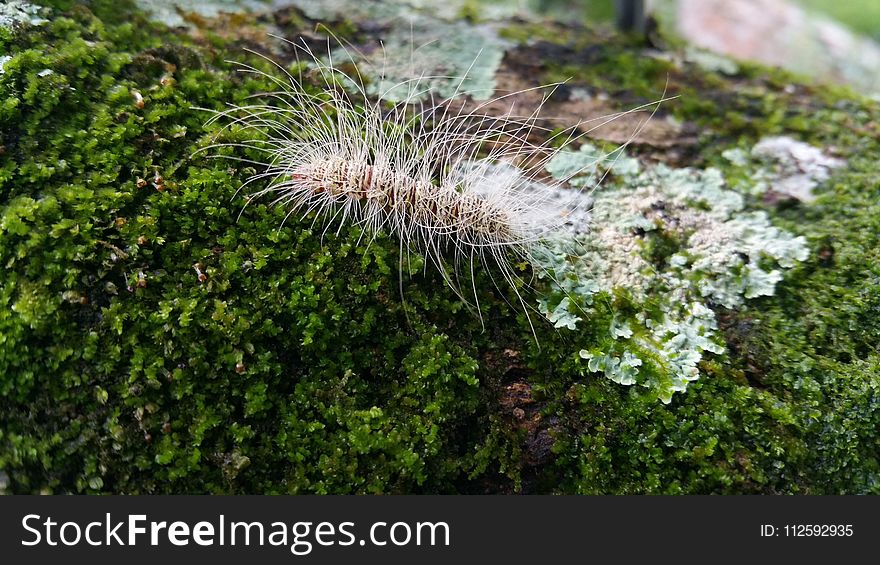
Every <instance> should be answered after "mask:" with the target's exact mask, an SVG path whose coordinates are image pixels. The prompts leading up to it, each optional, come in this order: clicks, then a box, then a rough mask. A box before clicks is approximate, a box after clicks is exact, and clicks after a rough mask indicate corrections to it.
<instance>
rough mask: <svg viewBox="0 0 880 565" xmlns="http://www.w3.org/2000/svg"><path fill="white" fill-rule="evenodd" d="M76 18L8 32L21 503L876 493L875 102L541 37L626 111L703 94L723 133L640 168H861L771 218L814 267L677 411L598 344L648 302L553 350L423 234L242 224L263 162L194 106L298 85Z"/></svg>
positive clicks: (705, 369)
mask: <svg viewBox="0 0 880 565" xmlns="http://www.w3.org/2000/svg"><path fill="white" fill-rule="evenodd" d="M68 4H73V3H68ZM58 10H59V11H58V13H56V14H55V15H54V16H53V17H52V18H51V21H50V22H48V23H46V24H43V25H41V26H38V27H35V28H27V29H24V28H19V29H17V30H7V29H0V54H3V53H6V54H7V55H8V56H9V57H10V59H9V60H7V61H5V63H4V64H3V73H2V74H0V136H2V138H0V264H2V265H3V271H2V273H0V470H2V472H3V474H5V475H6V476H7V477H8V485H7V487H6V490H8V491H9V492H16V493H17V492H56V493H61V492H91V493H95V492H121V493H160V492H175V493H184V492H186V493H202V492H205V493H220V492H230V493H246V492H247V493H282V492H283V493H309V492H318V493H349V492H364V493H375V492H446V493H452V492H462V493H473V492H579V493H594V492H602V493H645V492H652V493H708V492H714V493H743V492H754V493H794V492H797V493H871V492H873V493H876V492H880V462H878V453H880V440H878V436H877V429H878V427H880V400H878V387H880V351H878V344H880V322H878V321H877V320H880V284H878V283H880V235H878V233H880V181H878V178H880V175H878V167H877V163H876V158H875V157H872V156H876V155H877V154H878V151H880V142H878V137H880V136H878V129H877V124H878V123H880V110H878V108H877V106H876V104H873V103H870V102H868V101H865V100H862V99H859V98H857V97H856V96H855V95H853V94H851V93H849V92H847V91H844V90H839V91H836V90H824V89H823V90H822V91H812V90H810V89H809V88H806V87H802V86H798V85H791V86H790V84H791V81H790V78H789V77H788V76H786V75H784V74H781V73H778V72H776V71H769V70H767V69H764V68H758V67H745V68H743V70H741V72H740V74H739V75H737V76H735V77H732V78H729V77H723V76H720V75H716V74H713V73H710V72H707V71H703V70H701V69H699V68H697V67H696V66H693V65H690V64H687V63H682V64H673V63H671V62H669V61H662V60H660V59H651V58H649V57H648V56H647V55H646V54H645V53H643V52H642V51H641V48H640V47H639V46H638V45H633V44H631V43H629V40H626V39H621V38H599V37H597V36H596V35H594V34H591V33H590V32H589V31H588V30H580V29H577V30H571V29H567V28H560V32H559V34H558V38H559V41H562V42H563V45H561V46H560V45H554V44H551V43H549V42H548V41H544V42H538V43H537V44H535V45H532V46H528V47H525V46H522V47H519V48H518V49H523V50H529V54H530V56H532V57H535V58H538V59H539V60H540V59H542V58H548V59H549V54H550V53H554V54H555V55H557V56H556V57H554V58H553V62H549V61H548V62H547V64H546V65H545V67H544V68H545V69H546V73H545V74H546V76H544V77H540V79H542V80H552V79H553V78H555V77H558V76H559V75H560V74H566V75H567V76H566V77H565V78H568V77H569V76H571V77H574V79H573V82H572V85H573V86H578V85H582V86H586V87H589V88H593V89H597V90H601V91H603V92H604V93H607V95H608V96H610V98H611V99H612V100H614V101H615V102H616V103H617V104H619V105H620V106H621V107H630V106H632V105H634V104H637V103H640V102H643V101H646V100H648V99H653V98H656V97H657V95H658V94H659V93H660V92H662V90H663V88H664V85H665V84H666V82H667V80H668V81H669V92H670V93H671V94H679V95H680V98H678V99H677V100H675V101H673V102H670V103H667V104H666V105H664V107H663V111H664V112H668V113H671V114H672V115H674V116H675V117H676V118H678V119H679V120H680V121H682V122H686V123H688V124H692V125H693V126H694V127H695V128H696V129H697V130H698V131H699V138H698V141H697V142H696V144H692V145H681V146H680V147H676V146H675V145H673V148H672V149H668V150H665V151H666V153H664V150H659V149H657V150H655V149H654V148H651V147H648V146H646V147H643V148H641V150H636V151H634V153H636V154H640V153H645V154H646V155H645V156H651V157H653V158H658V159H664V158H666V157H669V158H670V159H671V158H672V157H671V155H672V153H673V152H678V157H677V158H678V159H684V160H685V161H686V163H687V164H688V165H689V166H694V167H703V166H706V165H712V166H715V167H717V168H719V169H720V170H721V171H722V172H723V173H724V174H725V176H726V177H727V178H728V179H729V180H731V181H735V180H742V178H745V177H746V176H747V175H748V173H749V171H748V170H745V169H743V168H742V167H737V166H733V165H732V164H731V163H729V162H728V161H726V160H725V159H724V158H723V157H722V153H723V151H724V150H725V149H729V148H732V147H740V148H745V149H747V148H749V147H751V146H752V145H754V143H755V142H756V141H757V140H758V139H759V137H761V136H763V135H769V134H779V133H786V134H789V135H793V136H797V137H799V138H801V139H803V140H805V141H808V142H810V143H814V144H816V145H819V146H822V147H831V146H833V147H835V148H836V150H837V151H838V152H839V153H840V154H841V155H842V156H844V157H845V158H847V159H848V165H847V167H846V168H845V169H842V170H841V171H840V172H839V173H837V174H836V175H835V176H834V178H833V179H832V180H831V181H830V182H829V183H827V184H826V185H824V187H823V188H820V189H819V191H818V199H817V200H816V202H814V203H812V204H809V205H805V204H799V203H796V202H785V203H784V204H783V205H776V204H772V203H769V202H768V203H765V202H764V201H755V202H750V203H749V206H750V207H752V208H754V209H762V210H764V211H765V212H767V213H768V215H769V217H770V218H771V220H772V222H773V223H774V224H775V225H777V226H778V227H781V228H784V229H787V230H788V231H790V232H792V233H794V234H796V235H802V236H804V237H805V238H806V240H807V246H808V248H809V256H808V258H807V259H806V260H805V261H804V262H802V263H800V264H798V265H797V266H795V267H794V268H793V269H792V270H791V271H789V272H788V273H786V275H785V278H784V280H783V281H782V282H780V283H778V284H777V285H776V290H775V295H773V296H762V297H759V298H755V299H752V300H749V301H748V302H747V303H746V304H745V306H744V307H743V308H742V309H738V310H728V309H725V308H723V307H721V306H718V305H713V307H714V310H715V313H716V318H717V320H718V323H719V328H718V334H719V335H720V336H721V338H722V341H723V342H724V345H725V347H726V353H724V354H720V355H707V356H706V357H704V358H703V359H702V360H701V361H700V363H699V370H700V373H701V377H700V379H699V380H697V381H694V382H691V383H690V384H689V386H688V389H687V391H686V392H684V393H678V394H676V395H674V396H673V397H672V401H671V402H670V403H669V404H663V403H661V402H659V401H658V400H657V398H656V394H654V393H653V392H652V391H650V390H647V389H643V388H641V387H625V386H621V385H619V384H616V383H614V382H611V381H610V380H608V379H606V378H605V377H604V376H602V375H599V374H594V373H591V372H590V371H589V370H588V369H587V362H586V361H585V359H584V358H582V357H581V356H580V355H579V354H578V352H579V351H580V350H581V349H584V348H588V346H590V344H597V343H598V340H600V339H602V338H603V336H602V335H600V334H599V333H596V332H597V330H596V329H595V328H604V329H607V328H608V327H609V325H610V324H611V323H612V321H613V320H614V318H615V317H616V316H621V315H623V316H625V315H631V314H632V313H633V305H632V301H631V299H630V297H628V296H625V295H616V294H614V293H609V292H604V293H598V294H597V295H596V296H595V298H594V301H595V304H597V305H598V306H597V308H596V311H595V313H594V317H593V318H591V320H590V323H588V324H584V326H583V328H581V329H580V330H578V331H574V332H572V331H570V330H568V329H564V328H563V329H559V330H556V329H554V328H552V327H551V326H550V324H546V323H543V322H540V321H539V320H537V319H536V318H537V314H534V313H533V315H532V317H533V319H535V321H536V322H538V323H537V329H538V342H535V340H534V339H533V338H532V334H531V330H530V327H529V323H528V320H527V319H526V316H525V315H524V314H523V313H522V312H517V310H516V309H514V308H511V307H510V306H509V305H508V304H507V302H506V301H505V300H507V301H510V302H513V303H515V297H514V296H512V291H507V292H508V296H501V293H502V291H499V290H497V289H495V288H494V287H493V285H492V283H491V281H490V279H489V276H488V274H485V273H482V274H478V275H477V276H478V278H479V280H478V281H476V282H477V287H478V288H481V289H482V290H481V291H480V292H481V296H480V304H481V309H482V314H483V320H484V322H485V329H483V327H482V326H481V324H480V320H479V319H478V317H477V316H475V315H474V314H473V313H471V312H469V311H467V309H465V308H464V307H463V306H462V305H461V303H460V301H459V300H458V299H457V297H456V296H455V295H454V294H453V293H452V292H451V291H450V290H449V289H447V288H446V286H445V285H444V284H443V283H442V280H441V279H440V277H439V275H433V274H432V273H431V270H430V269H429V270H427V272H426V271H425V270H424V269H421V265H419V264H417V262H416V263H414V264H412V265H409V264H406V263H404V266H403V267H401V266H400V256H399V251H398V249H397V243H396V242H394V241H391V240H388V239H385V238H381V237H380V238H379V239H378V240H377V241H376V242H374V243H373V244H372V245H369V246H368V245H367V244H366V241H362V240H361V239H360V235H361V234H360V233H359V231H358V230H357V229H355V228H347V229H343V230H342V231H341V233H340V234H339V235H335V234H334V233H333V232H332V231H331V232H328V233H327V234H324V235H323V236H322V234H321V233H320V232H315V231H313V230H311V229H310V226H311V218H305V219H303V220H297V219H296V218H290V219H289V220H288V221H287V223H286V224H285V225H284V226H283V227H282V228H279V227H278V226H279V225H280V224H281V222H282V220H283V219H284V216H285V214H286V211H285V210H283V209H282V208H279V207H270V206H267V205H265V204H264V203H260V202H252V203H250V204H249V205H248V206H247V207H246V208H245V206H244V205H245V203H246V201H245V198H244V195H243V194H241V193H236V191H237V189H238V188H239V186H240V185H241V183H242V181H243V179H245V178H247V176H248V171H246V170H244V169H243V168H242V167H240V166H237V165H236V164H235V163H234V162H231V161H228V160H211V159H208V158H207V157H205V156H203V155H202V154H198V155H195V156H194V155H193V152H194V151H195V150H196V149H198V148H201V147H205V146H206V145H207V144H209V143H210V142H211V141H212V139H213V137H214V135H215V134H216V133H217V127H216V126H208V127H206V126H204V122H205V120H206V118H207V117H208V116H207V115H206V114H205V113H204V112H202V111H199V110H196V109H194V108H195V107H206V108H216V109H219V108H222V107H223V106H224V104H226V103H228V102H240V101H242V100H244V98H245V97H246V96H248V95H250V94H253V93H255V92H260V91H262V90H265V89H268V88H270V87H271V85H270V84H269V83H268V81H266V80H264V79H261V78H259V77H256V76H251V75H243V74H240V73H235V72H234V71H233V70H232V68H231V66H230V65H229V64H228V63H225V62H224V60H226V59H239V60H241V59H243V58H245V57H248V60H249V62H250V63H252V64H255V65H260V66H261V68H268V67H267V66H266V63H264V62H260V61H259V60H258V59H257V58H255V57H251V56H248V55H247V54H246V53H244V52H243V49H242V47H244V46H248V45H251V44H250V43H249V41H250V40H249V39H244V38H242V39H240V40H232V39H228V38H226V37H225V36H224V35H223V34H221V33H219V32H217V31H216V30H212V29H211V28H210V27H206V28H205V29H202V30H200V32H199V33H192V34H190V33H187V32H186V31H182V30H170V29H167V28H165V27H163V26H161V25H159V24H155V23H152V22H150V21H148V20H147V19H145V18H144V17H143V16H142V15H139V14H138V13H137V12H136V10H135V9H134V8H133V7H132V6H125V7H124V8H122V7H119V5H118V4H116V3H105V4H101V3H94V4H91V5H90V7H88V8H87V7H83V6H80V5H76V6H74V5H66V6H60V7H59V8H58ZM123 11H125V13H126V17H125V18H120V17H119V16H118V14H120V13H122V12H123ZM275 23H276V24H278V25H280V26H282V30H283V31H284V33H286V34H289V35H290V36H293V35H295V34H296V33H297V32H298V31H305V30H314V23H312V22H306V20H304V19H303V18H301V17H300V16H297V17H287V18H279V19H278V20H277V21H275ZM285 26H286V27H285ZM297 26H302V28H299V27H297ZM343 28H344V29H354V30H357V26H356V22H348V23H346V24H345V25H344V26H339V29H343ZM508 36H509V37H512V38H515V37H518V34H517V31H516V29H515V28H511V30H510V31H509V33H508ZM600 39H601V40H600ZM551 48H552V49H551ZM560 53H562V54H564V57H562V56H558V55H559V54H560ZM320 87H321V85H315V88H316V89H319V88H320ZM140 100H142V104H141V102H140ZM661 113H662V112H661ZM233 135H235V132H233ZM231 165H232V166H231ZM243 208H244V212H243V213H242V214H241V216H240V217H239V213H240V212H241V210H242V209H243ZM672 243H674V242H671V243H669V245H670V246H671V245H672ZM673 251H674V249H673V250H672V251H663V250H659V251H655V250H647V253H648V255H649V256H651V257H656V260H657V261H665V260H666V258H667V257H668V256H670V254H671V253H672V252H673ZM401 268H403V270H404V272H403V273H402V276H403V287H404V288H403V298H402V297H401V294H400V292H399V289H398V283H399V276H400V273H399V271H400V270H401ZM200 274H203V275H204V276H200ZM538 284H541V283H540V282H539V283H538Z"/></svg>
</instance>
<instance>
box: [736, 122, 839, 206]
mask: <svg viewBox="0 0 880 565" xmlns="http://www.w3.org/2000/svg"><path fill="white" fill-rule="evenodd" d="M722 156H723V157H724V158H726V159H727V160H728V161H730V163H731V164H733V165H734V166H737V167H740V168H743V169H749V170H750V178H749V179H748V182H747V183H743V189H744V190H746V191H747V192H749V193H750V194H753V195H764V194H766V193H767V192H768V191H772V192H773V193H775V194H778V195H782V196H784V197H787V198H793V199H795V200H799V201H801V202H812V201H813V200H815V198H816V196H815V194H814V193H813V190H814V189H815V188H816V187H818V186H819V185H821V184H822V183H824V182H825V181H827V180H828V179H829V178H830V177H831V174H832V173H833V172H834V170H835V169H839V168H840V167H842V166H844V165H845V164H846V161H844V160H843V159H838V158H835V157H831V156H828V155H826V154H825V153H824V152H823V151H822V150H821V149H819V148H817V147H813V146H812V145H809V144H807V143H804V142H803V141H798V140H796V139H792V138H791V137H787V136H773V137H765V138H763V139H761V140H760V141H759V142H758V143H756V144H755V146H754V147H752V150H751V152H749V153H747V152H745V151H744V150H743V149H741V148H734V149H728V150H727V151H724V152H723V153H722Z"/></svg>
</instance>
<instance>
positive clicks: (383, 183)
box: [206, 42, 623, 333]
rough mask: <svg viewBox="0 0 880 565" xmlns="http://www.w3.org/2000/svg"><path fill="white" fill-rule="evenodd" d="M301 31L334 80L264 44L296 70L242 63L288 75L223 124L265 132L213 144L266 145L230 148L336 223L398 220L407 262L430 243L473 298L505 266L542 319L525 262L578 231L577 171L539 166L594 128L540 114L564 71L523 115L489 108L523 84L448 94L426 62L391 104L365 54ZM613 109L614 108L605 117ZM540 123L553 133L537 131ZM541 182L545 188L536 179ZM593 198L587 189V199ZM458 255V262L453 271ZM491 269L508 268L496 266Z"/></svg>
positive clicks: (299, 210)
mask: <svg viewBox="0 0 880 565" xmlns="http://www.w3.org/2000/svg"><path fill="white" fill-rule="evenodd" d="M290 43H291V45H293V46H294V47H295V48H296V52H297V53H298V55H297V58H298V59H299V57H300V56H302V57H303V59H304V60H305V61H306V63H307V66H308V67H309V68H310V69H312V71H313V72H315V73H317V74H319V75H320V77H321V82H323V83H325V84H328V85H335V86H331V87H329V88H325V89H324V90H323V91H322V92H320V93H318V94H315V93H311V92H309V89H308V87H307V86H306V85H305V81H304V80H303V77H302V71H303V68H304V65H303V64H302V62H300V64H299V65H297V68H298V73H299V76H296V77H295V76H293V75H292V74H291V73H290V72H288V71H287V70H286V69H285V68H284V67H283V66H282V65H281V64H279V63H277V62H275V61H273V60H271V59H269V58H268V57H265V56H263V55H260V56H261V57H263V58H265V59H267V60H268V61H269V62H270V63H271V64H272V65H273V66H274V67H275V68H276V69H279V70H280V74H281V75H282V76H283V78H280V77H278V76H274V75H273V74H271V73H266V72H264V71H261V70H259V69H257V68H256V67H254V66H251V65H246V64H240V67H241V69H242V70H243V71H244V72H248V73H255V74H258V75H261V76H263V77H266V78H268V79H269V80H271V81H272V82H273V83H274V84H275V85H276V86H277V88H278V90H276V91H273V92H267V93H262V94H260V95H255V96H254V101H253V103H250V104H244V105H234V106H231V107H230V108H229V109H228V110H226V111H222V112H217V113H216V115H215V116H214V117H213V118H212V119H211V120H212V121H216V120H224V122H225V124H224V128H223V129H228V128H232V127H239V128H241V129H242V130H245V131H254V132H256V133H257V135H255V136H254V137H253V139H249V140H245V141H238V142H234V143H217V144H215V145H213V146H211V147H218V146H233V147H239V148H245V149H249V150H255V151H256V152H258V153H260V154H262V155H264V156H265V159H263V160H249V159H245V158H243V157H227V158H232V159H236V160H240V161H245V162H249V163H250V164H253V165H257V166H258V167H260V168H261V170H260V171H259V172H257V173H255V174H254V175H252V176H251V177H250V178H248V179H247V180H246V181H245V183H244V185H243V187H242V188H244V187H248V186H251V185H252V184H256V183H261V182H262V183H265V186H264V187H263V188H262V189H259V190H257V191H256V192H255V193H254V194H253V196H254V197H263V196H269V197H271V202H272V203H273V204H280V205H285V206H288V207H289V208H290V211H289V213H288V215H287V217H290V216H291V215H294V214H300V215H304V216H305V215H308V214H312V213H314V214H315V222H316V223H317V222H323V223H324V230H325V232H326V230H327V229H329V228H330V226H331V225H332V224H334V222H338V223H339V228H338V229H341V226H342V225H344V224H347V223H348V224H355V225H358V226H360V227H362V228H363V230H364V233H365V234H366V235H367V237H375V235H376V234H378V233H379V232H386V233H388V234H389V235H391V236H392V237H395V238H397V239H398V240H399V242H400V248H401V251H402V254H401V259H400V260H401V269H402V268H403V261H404V260H406V257H408V254H409V253H418V254H420V255H422V256H423V257H425V258H426V259H427V262H426V264H432V265H434V266H435V267H436V268H437V269H438V271H439V272H440V273H441V275H442V276H443V278H444V280H445V281H446V283H447V284H448V285H449V286H450V287H451V288H452V289H453V290H454V291H455V293H456V294H457V295H458V296H459V297H460V298H461V299H462V300H463V301H464V302H465V303H466V304H468V305H471V303H472V302H473V303H476V302H477V296H478V294H479V292H478V289H477V288H476V287H475V286H473V285H475V282H473V281H474V279H475V277H474V276H473V275H474V271H475V269H476V265H477V264H485V265H487V266H489V267H491V268H492V269H496V270H497V272H498V273H500V275H501V280H502V281H503V282H504V284H505V285H509V286H511V287H512V288H513V290H514V293H515V294H516V297H517V300H518V301H519V303H520V306H521V307H523V308H524V310H525V311H526V315H527V316H528V317H529V323H530V324H531V323H532V322H531V317H530V316H529V312H528V311H529V309H530V307H529V306H528V303H527V301H526V300H525V299H524V298H523V297H522V295H521V294H520V291H519V290H518V289H517V282H518V281H517V278H518V275H517V273H516V270H515V268H514V265H515V264H518V263H527V264H533V263H534V262H533V261H532V258H533V254H534V253H535V252H540V248H541V247H542V246H545V245H546V244H547V243H548V242H550V241H553V240H555V239H557V238H559V237H561V236H563V235H564V234H565V233H567V228H566V223H567V222H568V220H567V218H568V216H570V215H571V212H572V206H571V205H569V206H567V208H563V207H561V206H560V205H559V203H558V201H557V200H555V199H554V195H556V196H558V194H557V193H558V192H559V190H560V189H561V186H562V185H563V184H564V181H563V182H560V181H550V182H549V183H548V182H547V181H543V180H539V179H540V178H542V176H543V173H544V166H545V165H546V164H547V163H548V162H549V160H550V159H552V157H553V156H554V155H555V154H556V153H557V152H558V151H559V150H560V147H565V146H566V145H569V144H571V143H572V142H573V141H575V140H576V139H579V138H580V137H581V136H583V135H585V134H584V133H578V128H579V127H581V126H582V125H583V124H584V123H585V122H579V123H578V124H573V125H569V126H568V127H566V128H564V129H561V130H560V129H558V128H557V129H556V130H553V129H552V128H551V127H549V126H544V125H541V124H540V123H539V113H540V110H541V108H542V107H543V103H544V102H545V101H546V99H547V97H548V96H549V93H552V91H553V89H554V88H555V87H556V86H557V85H549V86H546V87H536V88H534V90H538V89H539V88H543V89H544V90H545V95H544V99H543V101H542V102H541V104H539V105H538V107H537V108H534V109H532V110H531V111H530V112H528V113H527V114H526V115H524V116H516V115H514V110H515V103H512V104H511V105H510V107H509V109H508V110H507V111H506V112H504V113H502V114H501V115H490V114H484V113H481V111H482V110H483V109H485V108H489V107H490V106H492V105H493V104H496V105H497V103H498V102H499V101H500V100H505V99H507V98H509V97H512V96H514V95H515V94H517V93H515V92H514V93H508V94H504V95H502V96H499V97H496V98H494V99H491V100H488V101H483V102H480V103H476V104H472V105H467V104H462V103H453V101H452V100H439V101H438V100H435V99H434V95H433V93H432V92H431V91H430V89H429V88H427V87H426V86H424V85H425V84H427V83H426V81H427V80H428V79H430V78H435V77H427V76H424V75H420V76H416V77H414V78H412V79H410V80H407V81H405V82H402V83H397V84H395V85H393V86H392V87H389V88H393V89H395V91H396V92H399V91H400V89H401V87H403V88H405V89H406V91H407V93H408V94H407V96H405V97H403V99H402V100H398V101H396V102H395V103H393V104H389V103H386V102H384V101H383V100H382V95H381V93H380V95H379V96H378V97H373V98H371V97H370V96H368V95H367V90H366V88H365V86H364V82H365V81H364V80H363V78H362V77H361V75H360V72H359V71H358V68H357V65H354V66H353V69H354V71H352V72H351V73H346V72H343V71H342V70H341V69H340V68H337V67H335V66H334V64H333V59H332V50H331V49H330V45H329V43H328V49H327V52H328V61H329V62H324V61H323V60H322V59H321V58H320V57H318V56H316V55H315V54H314V53H313V52H312V51H311V49H310V48H309V47H308V46H307V45H305V44H298V43H294V42H290ZM463 83H464V77H461V78H460V83H459V89H456V95H458V96H464V95H466V93H465V92H459V90H460V86H461V84H463ZM339 85H342V86H343V87H342V88H340V87H339ZM529 90H533V89H529ZM425 97H427V101H424V99H425ZM619 115H623V113H621V114H618V116H619ZM614 118H615V116H611V117H609V118H608V119H607V120H601V122H602V123H600V126H601V125H604V123H607V121H610V120H611V119H614ZM596 127H599V126H596ZM589 131H591V130H588V132H589ZM541 135H543V137H544V141H543V143H536V142H535V141H534V138H535V137H536V136H541ZM560 139H561V143H560ZM206 149H208V148H206ZM536 184H543V185H544V188H545V189H546V190H536V189H535V185H536ZM563 190H564V189H563ZM571 190H574V189H571ZM252 200H253V198H251V199H249V201H252ZM588 205H589V199H588V198H585V197H583V198H580V203H579V204H577V205H575V206H574V207H575V208H585V207H586V206H588ZM446 265H452V267H453V268H452V273H451V274H450V273H449V272H447V269H446V267H445V266H446ZM462 271H464V273H462ZM462 275H464V277H466V278H467V279H469V280H470V281H471V285H472V287H471V289H470V291H467V292H466V291H464V290H463V289H462V284H461V282H460V281H461V279H462ZM490 276H491V277H492V279H493V281H494V280H496V279H495V275H494V274H492V272H491V269H490ZM499 286H500V285H499ZM476 311H477V313H478V315H479V308H476ZM533 333H534V328H533Z"/></svg>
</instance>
